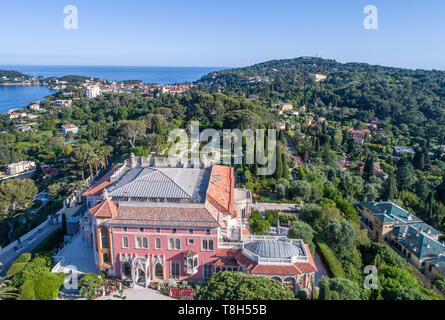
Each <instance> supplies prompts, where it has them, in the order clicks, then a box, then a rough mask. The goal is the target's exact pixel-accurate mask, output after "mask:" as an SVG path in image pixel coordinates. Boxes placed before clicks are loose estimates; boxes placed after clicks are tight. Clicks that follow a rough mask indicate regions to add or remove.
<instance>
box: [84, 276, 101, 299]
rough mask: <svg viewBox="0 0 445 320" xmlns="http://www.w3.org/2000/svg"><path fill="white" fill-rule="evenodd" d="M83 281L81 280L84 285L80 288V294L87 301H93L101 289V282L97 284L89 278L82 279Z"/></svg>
mask: <svg viewBox="0 0 445 320" xmlns="http://www.w3.org/2000/svg"><path fill="white" fill-rule="evenodd" d="M82 280H83V281H82ZM82 280H81V281H82V283H81V285H80V288H79V294H80V295H81V296H82V297H84V298H85V299H89V300H91V299H93V298H94V296H95V294H96V292H97V290H98V288H99V285H100V282H97V281H96V280H95V279H93V278H87V279H83V278H82ZM99 281H100V279H99Z"/></svg>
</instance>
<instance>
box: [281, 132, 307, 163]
mask: <svg viewBox="0 0 445 320" xmlns="http://www.w3.org/2000/svg"><path fill="white" fill-rule="evenodd" d="M284 137H285V138H286V141H287V149H288V150H289V152H290V153H291V154H292V156H293V157H294V159H295V163H296V164H297V166H302V165H303V160H301V157H300V156H299V155H298V152H297V149H295V146H294V145H293V143H292V141H291V140H290V138H289V137H288V136H287V134H285V135H284Z"/></svg>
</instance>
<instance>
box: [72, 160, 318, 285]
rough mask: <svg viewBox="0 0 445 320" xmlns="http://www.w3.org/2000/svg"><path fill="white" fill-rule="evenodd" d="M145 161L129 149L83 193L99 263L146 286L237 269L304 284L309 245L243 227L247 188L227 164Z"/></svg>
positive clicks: (310, 272) (310, 263)
mask: <svg viewBox="0 0 445 320" xmlns="http://www.w3.org/2000/svg"><path fill="white" fill-rule="evenodd" d="M152 164H153V162H152V161H151V160H150V159H146V158H138V157H135V156H133V155H132V156H131V157H130V159H129V160H127V161H126V162H125V163H124V164H121V165H118V166H116V167H114V168H113V169H112V170H111V171H110V172H109V173H107V174H105V175H104V177H103V178H102V179H100V180H99V181H98V182H96V183H95V184H94V185H93V186H92V187H91V188H90V189H88V190H87V191H85V192H84V193H83V195H82V196H83V198H84V201H83V203H84V204H85V209H86V210H87V213H86V215H85V216H84V217H83V218H82V219H81V232H82V237H83V238H84V239H85V240H86V241H87V243H88V245H89V246H91V247H92V248H94V255H95V263H96V268H97V270H98V271H103V270H106V271H107V272H108V273H109V274H110V275H113V276H116V277H121V278H126V279H128V280H131V281H132V282H133V284H134V285H139V286H145V287H146V286H148V285H150V284H151V283H154V282H160V281H163V280H166V279H174V280H178V281H179V280H187V281H205V280H207V279H209V278H210V277H211V275H212V274H213V273H215V272H219V271H225V270H228V271H240V272H246V273H249V274H254V275H264V276H267V277H269V278H273V279H276V280H277V281H280V282H281V283H282V284H283V286H287V287H289V288H291V289H293V290H294V292H297V291H298V290H301V289H304V290H306V291H307V292H310V290H311V288H312V279H313V277H314V275H315V272H316V271H317V268H316V266H315V263H314V260H313V258H312V256H311V253H310V251H309V248H308V246H307V245H306V244H304V243H303V241H302V240H295V239H287V238H286V237H270V236H253V235H249V233H248V231H247V229H248V226H247V224H248V218H249V216H250V204H251V194H250V191H249V190H246V189H243V188H236V187H235V175H234V169H233V168H231V167H225V166H221V165H210V166H207V167H203V166H199V165H190V164H189V165H187V164H182V165H181V166H169V165H165V164H164V165H160V164H159V163H158V165H157V166H152Z"/></svg>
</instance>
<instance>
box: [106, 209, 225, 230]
mask: <svg viewBox="0 0 445 320" xmlns="http://www.w3.org/2000/svg"><path fill="white" fill-rule="evenodd" d="M110 223H112V224H119V225H121V224H125V225H134V224H136V225H156V226H178V227H187V226H190V227H200V226H201V227H210V228H216V227H218V223H217V222H216V220H215V218H214V217H213V216H212V215H211V214H210V212H209V211H207V209H206V208H204V207H203V208H180V207H148V206H122V205H121V206H119V207H118V208H117V214H116V216H114V217H113V220H111V221H110Z"/></svg>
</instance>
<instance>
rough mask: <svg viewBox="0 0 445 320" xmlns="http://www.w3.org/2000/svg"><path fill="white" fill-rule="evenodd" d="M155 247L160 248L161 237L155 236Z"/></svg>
mask: <svg viewBox="0 0 445 320" xmlns="http://www.w3.org/2000/svg"><path fill="white" fill-rule="evenodd" d="M155 248H156V249H161V238H156V240H155Z"/></svg>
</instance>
